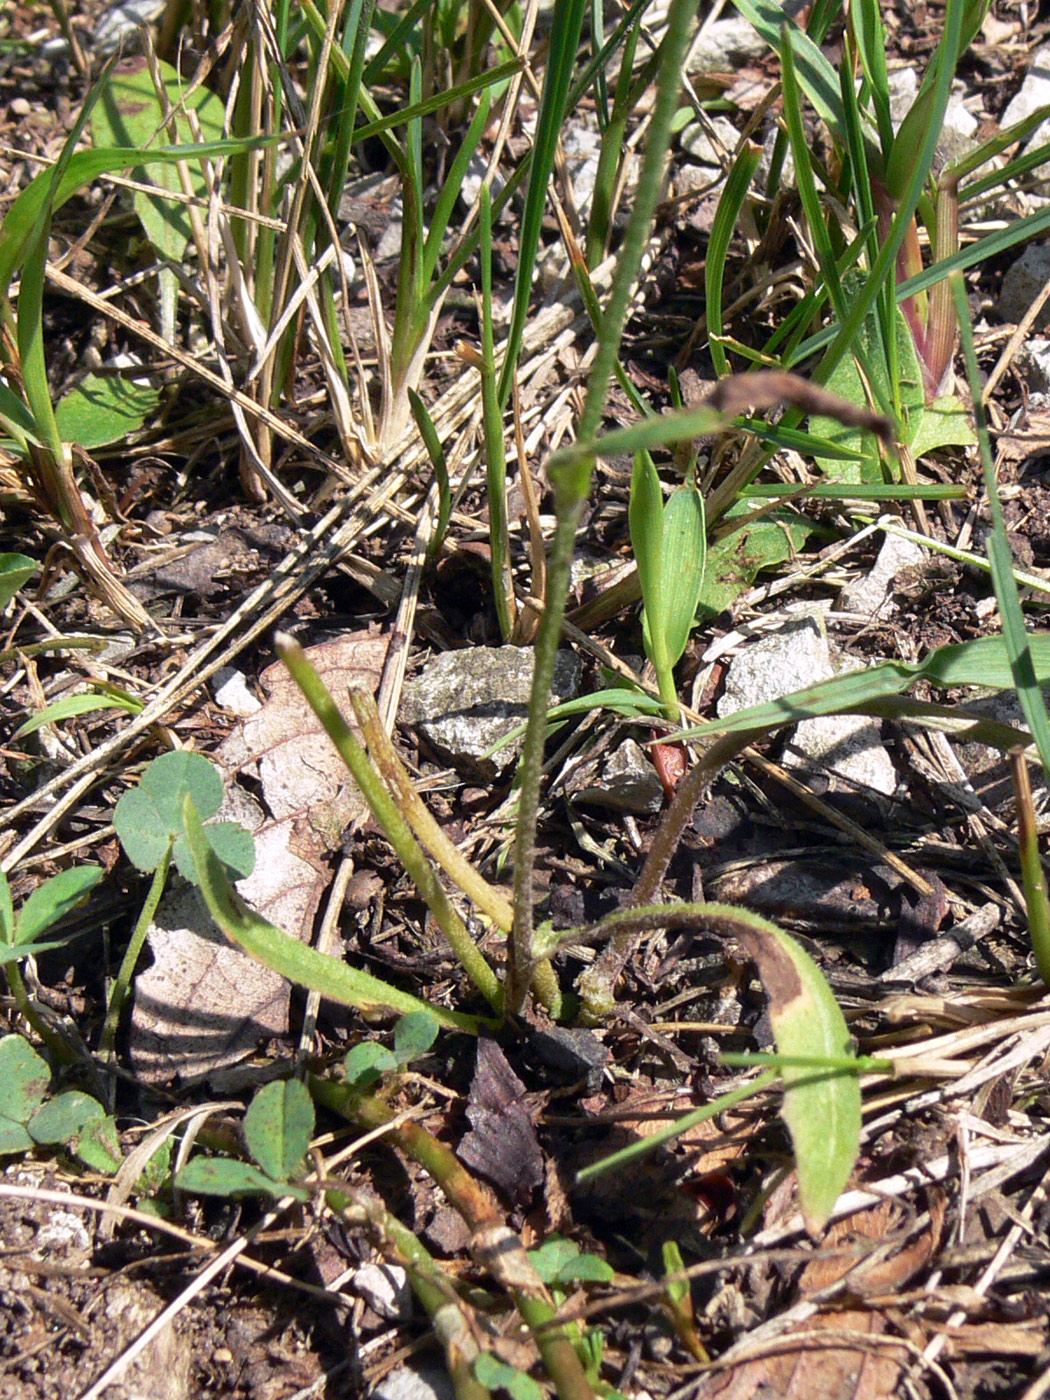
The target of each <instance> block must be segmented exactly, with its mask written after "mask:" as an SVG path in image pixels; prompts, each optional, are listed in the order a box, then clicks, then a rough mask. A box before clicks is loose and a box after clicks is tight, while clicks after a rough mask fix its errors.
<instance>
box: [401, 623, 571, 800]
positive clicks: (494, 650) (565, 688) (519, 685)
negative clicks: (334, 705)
mask: <svg viewBox="0 0 1050 1400" xmlns="http://www.w3.org/2000/svg"><path fill="white" fill-rule="evenodd" d="M534 656H535V653H534V652H533V650H532V648H531V647H511V646H505V647H470V648H468V649H467V650H464V651H446V652H442V654H441V655H440V656H435V657H434V659H433V660H432V661H430V662H428V663H427V665H426V666H425V668H424V669H423V671H422V673H421V674H420V675H419V676H418V677H417V678H416V679H415V680H414V681H412V682H410V684H408V685H406V686H405V692H404V699H403V700H402V703H401V711H400V719H401V722H402V723H403V724H407V725H408V726H409V727H411V728H413V729H418V730H419V732H420V734H422V735H423V737H424V738H425V739H426V741H427V743H428V744H430V745H431V746H432V747H433V748H434V749H435V750H436V751H437V752H438V753H439V754H441V755H442V757H443V758H445V759H447V761H448V762H449V763H451V764H452V766H453V767H454V768H457V769H465V770H467V771H469V772H470V773H472V774H475V775H477V776H478V777H480V778H483V779H485V780H486V781H491V780H492V779H493V778H496V777H499V776H500V774H502V773H505V772H506V771H507V769H509V768H511V767H512V766H513V764H514V763H515V762H516V761H517V758H518V755H519V754H520V753H521V740H520V739H518V740H515V742H514V743H512V744H508V745H507V746H506V747H505V748H502V749H500V750H499V752H498V753H495V754H492V755H491V756H490V757H484V756H483V755H485V754H486V752H487V750H488V749H490V748H491V747H492V745H493V744H495V743H498V742H499V740H500V739H502V738H503V737H504V736H505V735H506V734H508V733H509V732H510V731H511V730H512V729H514V728H516V727H517V726H518V725H520V724H523V723H524V722H525V718H526V716H527V713H528V702H529V688H530V687H531V685H532V668H533V661H534ZM581 670H582V666H581V663H580V659H579V657H577V656H575V655H574V654H573V653H572V652H570V651H562V652H559V653H558V658H557V661H556V662H555V666H554V686H553V692H554V693H553V697H552V699H553V703H555V704H556V703H558V702H559V701H561V700H569V699H571V698H572V697H573V696H574V695H575V694H576V692H577V690H578V689H579V684H580V672H581Z"/></svg>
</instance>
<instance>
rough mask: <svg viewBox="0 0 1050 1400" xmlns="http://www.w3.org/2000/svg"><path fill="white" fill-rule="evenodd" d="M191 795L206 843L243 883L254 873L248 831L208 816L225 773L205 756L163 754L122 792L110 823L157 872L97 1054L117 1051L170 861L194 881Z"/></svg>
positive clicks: (135, 860) (133, 857)
mask: <svg viewBox="0 0 1050 1400" xmlns="http://www.w3.org/2000/svg"><path fill="white" fill-rule="evenodd" d="M187 797H189V798H191V799H192V801H193V802H194V804H195V810H196V811H197V812H198V813H201V814H203V820H204V821H205V822H206V823H207V825H205V826H203V828H202V830H203V832H204V840H205V842H206V844H207V846H208V849H209V850H210V851H212V852H213V853H214V855H215V858H216V860H217V861H219V862H220V863H221V866H222V868H223V869H224V870H226V871H228V872H229V874H230V876H231V877H232V878H233V879H237V880H241V879H244V878H245V877H246V876H248V875H250V874H251V872H252V869H253V867H254V865H255V842H254V840H253V839H252V835H251V832H249V831H245V829H244V827H242V826H240V825H239V824H238V823H237V822H216V821H212V820H211V818H213V817H214V816H215V814H216V812H218V810H219V808H220V806H221V805H222V798H223V785H222V775H221V774H220V773H219V771H218V769H217V768H216V767H215V765H214V764H213V763H212V762H211V761H210V760H209V759H206V758H205V757H204V756H203V755H202V754H197V753H188V752H186V751H184V750H183V751H181V752H179V753H167V754H161V756H160V757H159V758H155V759H154V760H153V762H152V763H150V764H149V765H148V766H147V768H146V769H145V771H144V772H143V774H142V781H141V782H140V783H139V786H138V787H137V788H131V789H129V791H128V792H126V793H124V794H123V796H122V797H121V799H120V801H119V802H118V803H117V806H116V810H115V811H114V813H113V825H114V826H115V827H116V829H117V835H118V836H119V838H120V843H121V845H122V846H123V847H124V852H125V854H126V855H127V857H128V859H129V860H130V861H131V863H132V864H133V865H135V866H136V867H137V868H138V869H139V870H141V871H142V872H143V873H144V874H152V876H153V879H152V881H151V883H150V888H149V892H148V894H147V895H146V899H145V902H144V903H143V906H142V910H141V913H140V914H139V918H138V921H137V923H136V924H135V930H134V932H133V933H132V935H131V940H130V942H129V943H128V947H127V951H126V952H125V954H124V958H123V960H122V962H121V965H120V970H119V971H118V973H117V976H116V979H115V981H114V983H113V987H112V990H111V991H110V997H109V1006H108V1008H107V1011H106V1020H105V1023H104V1025H103V1027H102V1036H101V1038H100V1041H99V1053H100V1054H101V1055H102V1056H103V1058H105V1059H111V1058H112V1056H113V1050H114V1046H115V1045H116V1037H117V1030H118V1027H119V1025H120V1015H121V1012H122V1010H123V1008H124V1004H125V1002H126V1001H127V998H128V994H129V992H130V990H131V979H132V977H133V976H134V973H135V968H136V967H137V966H138V961H139V958H140V957H141V955H142V949H143V945H144V944H145V942H146V934H147V933H148V931H149V926H150V924H151V923H152V921H153V918H154V916H155V915H156V912H157V906H158V905H159V904H160V899H161V895H162V894H163V893H164V886H165V885H166V883H167V880H168V873H169V871H170V869H171V863H172V861H173V860H174V862H175V865H176V866H177V868H178V870H179V872H180V874H182V875H183V876H184V877H185V878H186V879H187V880H189V881H190V883H191V884H196V883H197V869H198V867H197V862H196V860H195V859H194V858H193V856H192V855H191V853H190V848H189V846H188V844H187V835H186V829H185V826H184V823H183V803H184V800H185V799H186V798H187Z"/></svg>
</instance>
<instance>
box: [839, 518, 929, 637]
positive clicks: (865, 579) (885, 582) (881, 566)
mask: <svg viewBox="0 0 1050 1400" xmlns="http://www.w3.org/2000/svg"><path fill="white" fill-rule="evenodd" d="M925 558H926V551H925V550H924V549H923V548H922V546H921V545H918V544H916V543H915V542H914V541H913V540H906V539H903V538H902V537H901V536H900V535H887V536H886V538H885V540H884V541H883V544H882V548H881V549H880V550H879V553H878V556H877V558H876V560H875V563H874V564H873V565H872V567H871V569H870V570H869V572H868V573H866V574H864V575H863V576H862V577H861V578H858V579H854V581H853V582H852V583H848V584H847V585H846V587H845V588H844V589H843V590H842V592H841V593H840V594H839V603H838V605H839V607H840V608H841V610H842V611H843V612H854V613H860V614H861V615H862V616H864V617H874V616H875V615H876V614H877V613H880V612H882V610H883V609H884V608H886V607H887V605H888V604H889V603H890V600H891V598H892V595H893V581H894V579H895V578H896V577H897V575H898V574H899V573H900V571H901V570H902V569H907V568H910V567H912V566H913V565H915V564H921V563H922V561H923V560H924V559H925Z"/></svg>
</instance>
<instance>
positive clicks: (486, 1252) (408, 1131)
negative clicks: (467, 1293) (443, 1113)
mask: <svg viewBox="0 0 1050 1400" xmlns="http://www.w3.org/2000/svg"><path fill="white" fill-rule="evenodd" d="M309 1087H310V1092H311V1094H312V1095H313V1096H314V1098H315V1099H316V1100H317V1102H318V1103H321V1104H324V1105H325V1107H326V1108H330V1109H332V1110H334V1111H335V1112H336V1113H339V1114H341V1115H342V1116H343V1117H345V1118H349V1119H351V1120H355V1121H356V1122H358V1123H360V1124H361V1125H362V1126H363V1127H366V1128H378V1127H388V1126H389V1125H393V1126H390V1127H389V1134H388V1135H389V1136H390V1137H391V1138H392V1140H393V1141H394V1142H395V1143H396V1144H397V1146H398V1147H399V1148H400V1149H401V1151H402V1152H404V1153H405V1154H406V1156H408V1157H411V1159H412V1160H413V1161H414V1162H417V1163H418V1164H419V1165H420V1166H421V1167H423V1168H424V1169H425V1170H426V1171H427V1172H429V1173H430V1175H431V1176H432V1177H433V1178H434V1180H435V1181H436V1182H437V1183H438V1185H439V1186H440V1187H441V1189H442V1191H443V1192H444V1193H445V1195H446V1196H447V1197H448V1200H449V1202H450V1204H451V1205H452V1206H454V1207H455V1209H456V1210H457V1211H459V1213H460V1215H462V1217H463V1219H464V1220H465V1221H466V1222H467V1224H468V1225H469V1226H470V1227H471V1229H472V1230H473V1232H474V1238H473V1240H472V1242H471V1249H472V1252H473V1254H474V1255H475V1258H476V1259H477V1261H478V1263H479V1264H481V1265H482V1266H483V1267H485V1268H486V1269H488V1270H489V1271H490V1273H491V1274H492V1275H493V1277H494V1278H495V1279H496V1280H497V1282H498V1283H500V1284H501V1286H502V1287H504V1288H505V1289H506V1290H507V1291H508V1293H509V1294H510V1295H511V1297H512V1298H513V1299H514V1303H515V1305H516V1307H517V1309H518V1311H519V1312H520V1313H521V1315H522V1317H523V1318H524V1319H525V1322H526V1324H527V1325H528V1327H529V1329H530V1331H531V1332H532V1333H533V1338H534V1340H535V1342H536V1345H537V1346H538V1347H539V1350H540V1355H541V1356H542V1357H543V1361H544V1364H545V1365H546V1367H547V1370H548V1371H549V1372H550V1375H551V1378H552V1380H553V1381H554V1386H555V1389H556V1390H557V1392H558V1396H559V1400H594V1391H593V1390H592V1388H591V1384H590V1382H589V1381H588V1379H587V1374H586V1372H585V1371H584V1369H583V1364H582V1362H581V1361H580V1358H579V1356H578V1355H577V1352H576V1348H575V1346H574V1345H573V1336H574V1332H575V1329H574V1328H573V1327H572V1325H571V1324H557V1323H556V1318H557V1309H556V1307H555V1305H554V1302H553V1299H552V1298H551V1296H550V1293H549V1291H548V1289H547V1287H546V1285H545V1284H544V1283H543V1281H542V1280H541V1279H540V1277H539V1275H538V1274H537V1273H536V1270H535V1269H534V1267H533V1265H532V1263H531V1261H530V1260H529V1257H528V1255H527V1254H526V1252H525V1250H524V1248H523V1246H522V1244H521V1241H520V1239H519V1238H518V1236H517V1235H515V1234H514V1232H513V1231H512V1230H510V1229H509V1228H508V1227H507V1226H506V1224H505V1223H504V1221H503V1218H502V1214H501V1212H500V1209H499V1207H498V1205H497V1204H496V1201H495V1199H494V1197H493V1196H492V1194H491V1193H490V1192H489V1191H488V1190H487V1189H486V1188H485V1187H483V1186H482V1185H481V1184H480V1183H479V1182H477V1181H475V1180H474V1178H473V1177H472V1176H471V1175H470V1173H469V1172H468V1171H467V1170H466V1168H465V1167H464V1166H463V1164H462V1163H461V1162H460V1161H459V1159H458V1158H457V1157H456V1155H455V1153H454V1152H453V1151H452V1149H451V1148H450V1147H446V1146H445V1144H444V1143H443V1142H439V1141H438V1139H437V1138H435V1137H433V1136H432V1135H431V1134H430V1133H428V1132H427V1130H426V1129H425V1128H423V1127H421V1126H420V1124H418V1123H412V1122H406V1123H396V1124H395V1119H396V1117H397V1115H396V1114H395V1112H394V1110H393V1109H392V1108H391V1107H390V1105H389V1104H387V1103H384V1102H383V1100H382V1099H380V1098H378V1097H376V1096H374V1095H370V1094H362V1095H358V1094H354V1093H353V1092H352V1091H351V1090H349V1089H348V1088H347V1087H346V1086H345V1085H342V1084H334V1083H332V1082H331V1081H330V1080H326V1079H320V1078H318V1077H317V1076H315V1075H311V1076H310V1078H309ZM552 1324H553V1325H552Z"/></svg>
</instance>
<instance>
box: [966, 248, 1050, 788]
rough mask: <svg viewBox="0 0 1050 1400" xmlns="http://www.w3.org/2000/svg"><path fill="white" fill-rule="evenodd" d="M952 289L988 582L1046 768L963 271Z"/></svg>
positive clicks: (1044, 732) (1042, 712)
mask: <svg viewBox="0 0 1050 1400" xmlns="http://www.w3.org/2000/svg"><path fill="white" fill-rule="evenodd" d="M952 291H953V293H954V296H955V311H956V316H957V318H958V322H959V333H960V337H961V339H962V348H963V355H964V357H965V360H966V372H967V376H968V378H969V381H970V391H971V393H972V395H973V402H974V414H975V416H976V419H977V436H978V442H979V445H980V452H981V471H982V473H983V476H984V489H985V492H986V493H987V496H988V508H989V512H990V514H991V517H992V532H991V534H990V536H989V537H988V562H989V564H990V565H991V569H992V583H993V585H994V587H995V597H996V600H997V602H998V604H999V616H1000V617H1001V618H1002V622H1003V638H1004V640H1005V642H1006V646H1007V649H1008V652H1009V656H1010V665H1011V669H1012V671H1013V675H1014V685H1015V688H1016V690H1017V698H1018V700H1019V701H1020V704H1021V709H1022V711H1023V713H1024V717H1025V719H1026V720H1027V721H1028V728H1029V729H1030V730H1031V731H1032V738H1033V739H1034V740H1035V745H1036V748H1037V749H1038V750H1039V758H1040V760H1041V761H1042V764H1043V769H1044V771H1045V772H1047V773H1050V717H1048V716H1047V712H1046V701H1045V699H1044V698H1043V690H1042V686H1041V685H1040V683H1039V679H1038V677H1037V675H1036V667H1035V664H1034V662H1033V658H1032V648H1031V646H1030V639H1029V636H1028V630H1027V628H1026V627H1025V621H1024V614H1023V612H1022V611H1021V598H1020V594H1019V593H1018V591H1017V583H1016V581H1015V580H1014V571H1013V558H1012V556H1011V553H1010V540H1009V537H1008V535H1007V532H1006V520H1005V518H1004V516H1003V507H1002V502H1001V501H1000V499H999V487H998V483H997V481H996V478H995V467H994V464H993V462H992V450H991V444H990V442H989V438H988V424H987V422H986V420H985V414H984V403H983V401H982V398H981V381H980V375H979V372H978V367H977V351H976V349H975V347H974V343H973V325H972V323H971V321H970V310H969V306H968V304H967V301H966V288H965V284H964V283H963V280H962V277H961V276H959V275H958V273H956V274H955V275H954V277H953V278H952Z"/></svg>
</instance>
